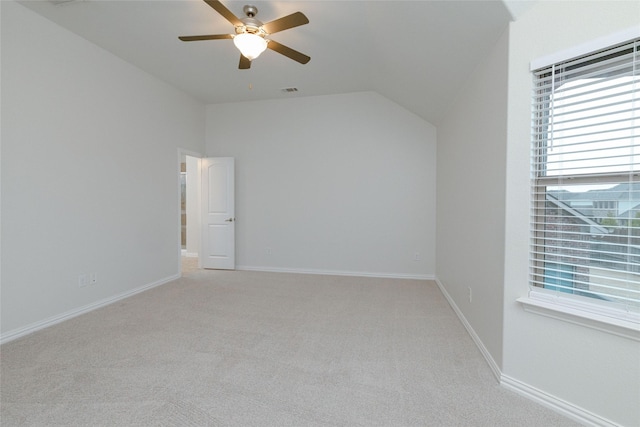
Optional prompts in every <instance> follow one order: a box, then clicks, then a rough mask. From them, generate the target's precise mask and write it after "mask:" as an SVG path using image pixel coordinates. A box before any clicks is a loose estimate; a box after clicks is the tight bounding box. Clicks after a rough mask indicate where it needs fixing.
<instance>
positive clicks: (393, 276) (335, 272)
mask: <svg viewBox="0 0 640 427" xmlns="http://www.w3.org/2000/svg"><path fill="white" fill-rule="evenodd" d="M236 270H243V271H262V272H265V273H297V274H319V275H324V276H354V277H377V278H386V279H415V280H435V279H436V276H435V275H433V274H406V273H370V272H364V271H340V270H313V269H302V268H274V267H253V266H249V265H237V266H236Z"/></svg>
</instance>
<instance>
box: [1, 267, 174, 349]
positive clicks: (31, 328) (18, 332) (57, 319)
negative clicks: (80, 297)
mask: <svg viewBox="0 0 640 427" xmlns="http://www.w3.org/2000/svg"><path fill="white" fill-rule="evenodd" d="M179 278H180V275H179V274H175V275H173V276H169V277H165V278H164V279H160V280H157V281H155V282H152V283H148V284H146V285H144V286H140V287H138V288H135V289H132V290H130V291H127V292H123V293H121V294H118V295H114V296H112V297H109V298H105V299H102V300H100V301H96V302H94V303H91V304H88V305H85V306H83V307H79V308H76V309H73V310H69V311H67V312H65V313H62V314H59V315H56V316H53V317H49V318H48V319H45V320H42V321H39V322H35V323H32V324H30V325H27V326H24V327H22V328H18V329H14V330H13V331H9V332H6V333H4V334H2V335H0V344H4V343H6V342H9V341H13V340H15V339H18V338H21V337H23V336H25V335H29V334H32V333H34V332H36V331H39V330H41V329H45V328H48V327H49V326H53V325H55V324H57V323H61V322H64V321H65V320H69V319H72V318H74V317H77V316H80V315H82V314H85V313H89V312H90V311H93V310H96V309H98V308H101V307H105V306H107V305H109V304H113V303H114V302H117V301H120V300H122V299H125V298H128V297H130V296H133V295H135V294H139V293H140V292H144V291H146V290H149V289H151V288H155V287H157V286H160V285H164V284H165V283H168V282H171V281H173V280H176V279H179Z"/></svg>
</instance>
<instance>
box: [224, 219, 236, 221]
mask: <svg viewBox="0 0 640 427" xmlns="http://www.w3.org/2000/svg"><path fill="white" fill-rule="evenodd" d="M235 220H236V219H235V218H228V219H225V220H224V221H225V222H233V221H235Z"/></svg>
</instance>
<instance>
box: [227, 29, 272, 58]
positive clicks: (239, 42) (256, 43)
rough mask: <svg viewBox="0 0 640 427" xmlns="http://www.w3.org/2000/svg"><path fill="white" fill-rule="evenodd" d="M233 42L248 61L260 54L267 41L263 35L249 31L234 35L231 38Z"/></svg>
mask: <svg viewBox="0 0 640 427" xmlns="http://www.w3.org/2000/svg"><path fill="white" fill-rule="evenodd" d="M233 44H235V45H236V47H237V48H238V50H240V53H242V55H243V56H244V57H245V58H247V59H248V60H250V61H252V60H254V59H256V58H257V57H258V56H260V54H261V53H262V52H264V51H265V49H266V48H267V41H266V40H265V39H264V38H263V37H260V36H258V35H255V34H250V33H243V34H238V35H236V36H235V37H234V38H233Z"/></svg>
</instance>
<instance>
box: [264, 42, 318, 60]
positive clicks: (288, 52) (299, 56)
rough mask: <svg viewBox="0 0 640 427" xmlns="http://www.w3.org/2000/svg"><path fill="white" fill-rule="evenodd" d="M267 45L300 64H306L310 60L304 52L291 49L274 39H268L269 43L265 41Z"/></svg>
mask: <svg viewBox="0 0 640 427" xmlns="http://www.w3.org/2000/svg"><path fill="white" fill-rule="evenodd" d="M267 47H268V48H269V49H271V50H275V51H276V52H278V53H280V54H282V55H284V56H286V57H288V58H291V59H293V60H294V61H297V62H299V63H301V64H306V63H307V62H309V61H310V60H311V57H309V56H307V55H305V54H304V53H300V52H298V51H297V50H293V49H291V48H290V47H287V46H285V45H283V44H280V43H278V42H277V41H274V40H269V43H267Z"/></svg>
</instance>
